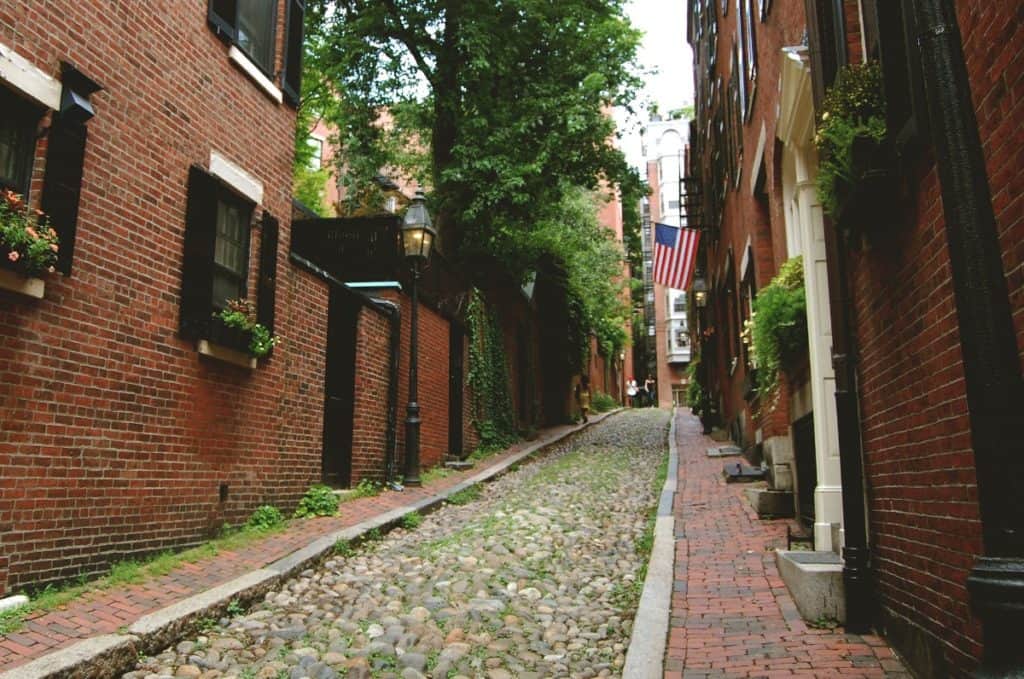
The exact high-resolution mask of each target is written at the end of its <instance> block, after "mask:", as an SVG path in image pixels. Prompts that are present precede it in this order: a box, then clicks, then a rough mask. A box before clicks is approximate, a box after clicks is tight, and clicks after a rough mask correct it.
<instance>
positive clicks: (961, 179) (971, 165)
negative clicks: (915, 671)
mask: <svg viewBox="0 0 1024 679" xmlns="http://www.w3.org/2000/svg"><path fill="white" fill-rule="evenodd" d="M913 7H914V12H915V18H916V19H917V25H918V27H919V29H920V35H919V37H918V47H919V52H920V58H921V68H922V75H923V78H922V79H923V80H924V92H925V101H926V105H927V108H928V121H929V124H930V131H931V141H932V146H933V148H934V151H935V158H936V162H937V164H938V169H939V182H940V186H941V189H942V208H943V215H944V217H945V222H946V239H947V242H948V244H949V259H950V269H951V271H952V279H953V292H954V299H955V301H956V310H957V321H958V323H959V328H960V346H961V352H962V355H963V369H964V385H965V391H966V395H967V410H968V418H969V421H970V426H971V443H972V446H973V448H974V465H975V470H976V473H977V481H978V504H979V509H980V512H981V521H982V536H983V540H984V549H985V555H984V556H981V557H979V558H978V559H977V561H976V562H975V564H974V568H973V569H972V570H971V573H970V575H969V576H968V578H967V588H968V590H969V592H970V595H971V604H972V607H973V609H974V612H975V613H976V614H977V615H978V616H979V617H980V618H981V619H982V624H983V628H984V642H985V651H984V654H985V655H984V662H983V665H982V667H981V668H980V669H979V670H978V673H977V674H976V676H978V677H1008V676H1015V677H1016V676H1024V644H1021V643H1020V630H1021V629H1024V500H1022V495H1024V427H1021V422H1022V420H1021V407H1022V405H1021V404H1024V381H1022V378H1021V367H1020V357H1019V355H1018V351H1017V342H1016V338H1015V335H1014V328H1013V320H1012V315H1011V313H1012V312H1011V306H1010V299H1009V294H1008V292H1007V284H1006V277H1005V274H1004V272H1003V263H1002V257H1001V251H1000V246H999V237H998V231H997V227H996V219H995V213H994V211H993V208H992V198H991V191H990V187H989V184H988V174H987V171H986V167H985V158H984V155H983V153H982V147H981V139H980V135H979V133H978V123H977V119H976V117H975V111H974V105H973V103H972V101H971V87H970V80H969V78H968V75H967V67H966V64H965V62H964V55H963V48H962V42H961V36H960V28H959V25H958V22H957V15H956V7H955V5H954V2H953V1H952V0H913Z"/></svg>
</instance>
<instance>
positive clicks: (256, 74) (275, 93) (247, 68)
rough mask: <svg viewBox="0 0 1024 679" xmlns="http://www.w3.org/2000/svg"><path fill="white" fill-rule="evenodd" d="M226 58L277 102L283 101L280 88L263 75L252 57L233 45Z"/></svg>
mask: <svg viewBox="0 0 1024 679" xmlns="http://www.w3.org/2000/svg"><path fill="white" fill-rule="evenodd" d="M228 59H230V60H231V61H232V62H233V63H234V64H235V65H236V66H238V67H239V68H240V69H242V72H243V73H245V74H246V75H247V76H249V77H250V78H251V79H252V81H253V82H254V83H256V84H257V85H259V86H260V89H262V90H263V91H264V92H266V94H267V96H268V97H270V98H271V99H273V100H274V101H276V102H277V103H278V104H280V103H281V102H283V101H284V95H283V94H282V93H281V90H280V89H279V88H278V87H277V86H276V85H274V83H272V82H270V79H269V78H268V77H267V76H265V75H263V71H261V70H260V67H259V66H257V65H256V64H254V63H253V62H252V59H250V58H249V57H247V56H245V52H243V51H242V50H240V49H238V48H237V47H235V46H234V45H232V46H231V49H229V50H228Z"/></svg>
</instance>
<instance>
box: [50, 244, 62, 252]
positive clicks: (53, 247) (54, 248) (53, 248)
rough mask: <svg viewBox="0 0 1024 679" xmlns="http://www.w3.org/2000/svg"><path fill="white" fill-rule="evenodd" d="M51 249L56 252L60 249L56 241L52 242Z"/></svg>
mask: <svg viewBox="0 0 1024 679" xmlns="http://www.w3.org/2000/svg"><path fill="white" fill-rule="evenodd" d="M50 249H51V250H53V251H54V252H57V250H59V249H60V248H58V247H57V244H56V243H50Z"/></svg>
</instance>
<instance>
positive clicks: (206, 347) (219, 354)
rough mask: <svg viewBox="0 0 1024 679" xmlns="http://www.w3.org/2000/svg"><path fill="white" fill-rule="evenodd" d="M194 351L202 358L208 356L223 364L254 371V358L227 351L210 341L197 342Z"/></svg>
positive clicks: (241, 353) (234, 351)
mask: <svg viewBox="0 0 1024 679" xmlns="http://www.w3.org/2000/svg"><path fill="white" fill-rule="evenodd" d="M196 351H198V352H199V354H200V355H202V356H209V357H210V358H214V359H216V360H218V361H222V362H224V363H230V364H231V365H237V366H238V367H240V368H246V369H248V370H255V369H256V358H255V357H254V356H250V355H249V354H247V353H243V352H241V351H236V350H234V349H228V348H227V347H224V346H221V345H219V344H215V343H213V342H211V341H210V340H199V342H198V343H197V344H196Z"/></svg>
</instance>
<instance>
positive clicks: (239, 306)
mask: <svg viewBox="0 0 1024 679" xmlns="http://www.w3.org/2000/svg"><path fill="white" fill-rule="evenodd" d="M278 343H280V338H279V337H277V336H276V335H274V334H272V333H271V332H270V330H268V329H267V327H266V326H264V325H263V324H261V323H258V322H256V307H255V306H254V305H253V303H252V302H250V301H248V300H245V299H231V300H228V301H227V305H226V306H225V307H224V309H223V310H221V311H219V312H217V313H215V314H213V318H212V320H211V322H210V324H209V326H208V328H207V332H206V339H204V340H201V341H200V343H199V353H201V354H204V355H207V356H212V357H214V358H218V359H220V360H223V361H226V362H228V363H234V364H236V365H240V366H242V367H247V368H255V367H256V359H258V358H263V357H264V356H266V355H267V354H269V353H270V351H271V349H273V348H274V346H275V345H277V344H278Z"/></svg>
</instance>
